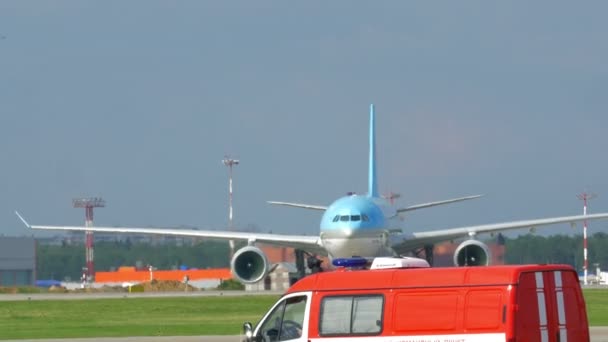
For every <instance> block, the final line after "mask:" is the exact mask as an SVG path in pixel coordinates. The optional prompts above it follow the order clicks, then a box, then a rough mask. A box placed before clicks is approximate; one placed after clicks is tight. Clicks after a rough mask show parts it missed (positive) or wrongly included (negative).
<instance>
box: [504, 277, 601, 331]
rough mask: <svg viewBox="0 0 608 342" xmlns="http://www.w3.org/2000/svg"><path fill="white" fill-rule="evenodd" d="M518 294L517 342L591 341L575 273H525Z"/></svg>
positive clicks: (521, 278)
mask: <svg viewBox="0 0 608 342" xmlns="http://www.w3.org/2000/svg"><path fill="white" fill-rule="evenodd" d="M518 287H519V288H518V290H517V293H518V294H517V297H518V298H517V304H518V305H517V307H518V310H517V316H516V319H515V323H516V325H515V332H516V336H517V341H520V340H521V341H539V342H568V341H570V342H572V341H576V342H581V341H589V331H588V328H587V317H586V313H585V305H584V300H583V298H582V294H581V292H580V286H579V284H578V283H577V279H576V274H575V273H574V272H571V271H562V270H555V271H542V270H539V271H537V272H530V273H522V275H521V276H520V282H519V286H518Z"/></svg>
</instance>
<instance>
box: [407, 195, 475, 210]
mask: <svg viewBox="0 0 608 342" xmlns="http://www.w3.org/2000/svg"><path fill="white" fill-rule="evenodd" d="M481 196H483V195H474V196H466V197H459V198H452V199H449V200H445V201H437V202H429V203H422V204H416V205H412V206H409V207H406V208H400V209H397V213H403V212H406V211H412V210H416V209H422V208H429V207H434V206H437V205H443V204H449V203H454V202H460V201H467V200H472V199H475V198H479V197H481Z"/></svg>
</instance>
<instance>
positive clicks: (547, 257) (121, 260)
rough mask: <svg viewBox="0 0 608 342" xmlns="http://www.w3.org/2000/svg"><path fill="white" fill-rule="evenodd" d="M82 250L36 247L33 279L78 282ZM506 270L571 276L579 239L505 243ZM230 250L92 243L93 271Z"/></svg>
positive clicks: (224, 263) (204, 259)
mask: <svg viewBox="0 0 608 342" xmlns="http://www.w3.org/2000/svg"><path fill="white" fill-rule="evenodd" d="M84 250H85V248H84V245H83V244H82V243H81V244H62V245H44V244H40V245H39V246H38V249H37V278H38V279H56V280H65V279H69V280H73V281H77V280H78V279H80V276H81V274H82V267H83V266H84V263H85V261H84V255H85V252H84ZM505 250H506V251H505V258H504V260H505V263H506V264H536V263H548V264H556V263H559V264H569V265H572V266H574V267H575V268H576V269H577V270H579V271H580V270H582V267H583V239H582V236H581V235H574V236H569V235H553V236H539V235H533V234H528V235H520V236H518V237H516V238H505ZM229 255H230V247H229V245H228V242H225V241H202V242H196V243H192V244H189V245H177V244H175V243H165V244H160V245H151V244H149V243H141V242H135V243H132V242H131V241H130V240H129V239H127V240H124V241H113V242H107V241H103V242H96V244H95V268H96V270H97V271H111V270H116V269H118V267H120V266H139V267H142V268H145V267H147V266H148V265H152V266H154V267H156V268H158V269H177V268H180V267H181V266H186V267H188V268H199V269H205V268H220V267H229V265H230V257H229ZM588 258H589V270H590V272H592V273H594V272H595V267H594V265H593V264H594V263H599V264H600V267H606V268H607V269H608V234H606V233H601V232H599V233H595V234H593V235H592V236H590V237H589V239H588Z"/></svg>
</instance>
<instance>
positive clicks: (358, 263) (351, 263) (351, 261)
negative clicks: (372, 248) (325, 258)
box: [331, 257, 367, 267]
mask: <svg viewBox="0 0 608 342" xmlns="http://www.w3.org/2000/svg"><path fill="white" fill-rule="evenodd" d="M331 263H332V264H333V265H334V266H336V267H365V265H367V259H365V258H358V257H355V258H337V259H334V260H332V262H331Z"/></svg>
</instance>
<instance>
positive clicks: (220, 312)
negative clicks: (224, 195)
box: [0, 296, 278, 339]
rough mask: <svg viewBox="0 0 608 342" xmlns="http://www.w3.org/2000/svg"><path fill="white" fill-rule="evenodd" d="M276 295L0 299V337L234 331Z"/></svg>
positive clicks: (256, 316)
mask: <svg viewBox="0 0 608 342" xmlns="http://www.w3.org/2000/svg"><path fill="white" fill-rule="evenodd" d="M277 298H278V296H242V297H238V296H236V297H174V298H116V299H90V300H31V301H0V339H25V338H27V339H32V338H69V337H117V336H179V335H238V334H240V333H241V327H242V324H243V322H245V321H251V322H254V323H255V322H257V321H258V320H259V319H260V318H261V316H262V315H263V314H264V313H265V312H266V311H267V310H268V309H269V307H270V306H271V305H272V304H273V303H274V302H275V301H276V300H277Z"/></svg>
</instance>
